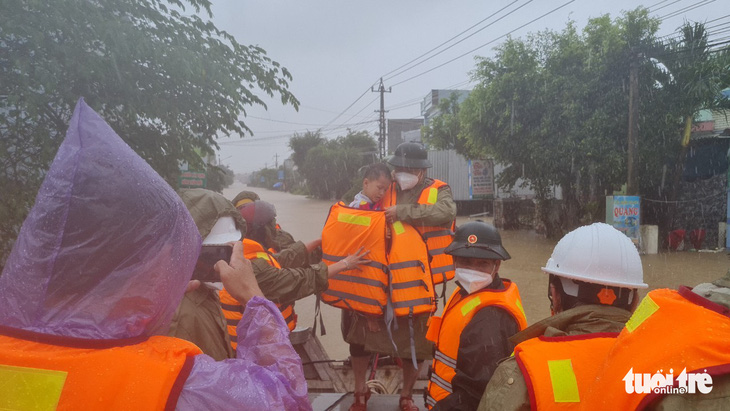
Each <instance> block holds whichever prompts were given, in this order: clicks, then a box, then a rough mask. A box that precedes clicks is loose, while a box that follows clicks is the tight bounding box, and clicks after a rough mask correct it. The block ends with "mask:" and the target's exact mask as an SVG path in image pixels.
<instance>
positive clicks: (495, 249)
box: [444, 221, 512, 260]
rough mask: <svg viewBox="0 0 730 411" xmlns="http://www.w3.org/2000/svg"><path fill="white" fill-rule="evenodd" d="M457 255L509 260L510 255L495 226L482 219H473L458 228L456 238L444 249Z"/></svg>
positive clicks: (447, 252) (450, 253)
mask: <svg viewBox="0 0 730 411" xmlns="http://www.w3.org/2000/svg"><path fill="white" fill-rule="evenodd" d="M444 252H445V253H446V254H449V255H453V256H456V257H466V258H482V259H488V260H509V259H510V258H512V257H510V255H509V253H508V252H507V250H505V249H504V247H502V237H501V236H500V235H499V232H498V231H497V229H496V228H494V226H492V225H490V224H487V223H484V222H482V221H472V222H468V223H465V224H462V225H460V226H459V227H458V228H457V229H456V233H455V235H454V240H453V241H452V242H451V244H449V246H448V247H446V249H445V250H444Z"/></svg>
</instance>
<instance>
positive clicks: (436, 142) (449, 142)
mask: <svg viewBox="0 0 730 411" xmlns="http://www.w3.org/2000/svg"><path fill="white" fill-rule="evenodd" d="M438 109H439V115H437V116H435V117H434V118H433V119H431V120H430V122H429V124H428V125H426V126H423V127H421V132H422V134H423V141H424V142H425V143H426V144H428V145H429V146H430V147H433V148H435V149H437V150H452V149H453V150H456V152H458V153H459V154H466V153H467V152H468V150H467V148H466V147H465V144H466V141H465V140H464V139H460V138H458V136H459V132H460V130H461V127H460V123H459V94H458V93H453V94H452V95H451V96H449V98H446V99H442V100H441V101H439V106H438Z"/></svg>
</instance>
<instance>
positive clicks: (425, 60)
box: [383, 0, 534, 81]
mask: <svg viewBox="0 0 730 411" xmlns="http://www.w3.org/2000/svg"><path fill="white" fill-rule="evenodd" d="M533 1H534V0H528V1H527V2H526V3H524V4H522V5H521V6H519V7H517V8H515V9H514V10H512V11H510V12H509V13H507V14H505V15H504V16H501V17H500V18H498V19H497V20H495V21H493V22H491V23H489V24H487V25H486V26H484V27H482V28H480V29H479V30H477V31H475V32H474V33H471V34H470V35H468V36H466V37H464V38H463V39H461V40H459V41H457V42H455V43H454V44H452V45H450V46H449V47H446V48H444V49H443V50H441V51H439V52H438V53H435V54H433V55H432V56H429V57H428V58H425V59H423V60H422V61H420V62H418V63H416V64H414V65H412V66H410V67H407V68H405V69H403V70H401V71H399V72H397V73H395V74H393V75H391V76H388V75H387V74H386V75H385V76H383V77H384V80H385V81H387V80H390V79H393V78H395V77H398V76H399V75H401V74H403V73H405V72H407V71H409V70H412V69H414V68H415V67H417V66H420V65H421V64H423V63H425V62H427V61H428V60H431V59H432V58H434V57H436V56H438V55H439V54H441V53H443V52H445V51H446V50H449V49H450V48H452V47H454V46H456V45H457V44H460V43H461V42H463V41H464V40H466V39H468V38H471V37H473V36H474V35H476V34H478V33H480V32H481V31H483V30H485V29H487V28H489V27H490V26H492V25H493V24H495V23H497V22H499V21H501V20H502V19H504V18H506V17H507V16H509V15H510V14H512V13H514V12H516V11H518V10H519V9H521V8H523V7H525V6H527V5H528V4H530V3H532V2H533ZM514 3H516V1H513V2H512V3H510V4H508V5H507V6H505V7H503V8H501V9H499V10H498V11H496V12H495V13H493V14H492V15H490V16H489V17H487V18H486V19H484V20H482V21H480V22H479V23H477V24H475V25H474V26H472V27H470V28H469V29H467V30H465V31H464V32H466V31H469V30H471V28H473V27H475V26H477V25H479V24H481V23H482V22H483V21H485V20H488V19H490V18H491V17H492V16H494V15H495V14H497V13H499V12H501V11H502V10H504V9H506V8H507V7H509V6H511V5H512V4H514ZM464 32H461V33H459V34H457V35H456V36H455V37H452V38H451V39H449V40H447V41H446V42H445V43H448V42H449V41H451V40H453V39H454V38H456V37H458V36H460V35H461V34H463V33H464ZM445 43H441V44H440V45H439V46H436V47H435V48H434V49H431V50H429V51H428V52H426V53H425V54H428V53H430V52H431V51H433V50H435V49H438V48H439V47H441V46H442V45H443V44H445ZM425 54H424V55H425ZM424 55H421V56H419V57H417V58H416V59H415V60H418V59H419V58H421V57H423V56H424ZM412 61H414V60H411V62H412ZM408 64H410V62H409V63H406V65H408ZM401 67H403V66H401ZM393 71H395V70H393ZM393 71H391V72H390V73H392V72H393ZM390 73H388V74H390Z"/></svg>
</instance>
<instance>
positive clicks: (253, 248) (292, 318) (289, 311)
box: [219, 238, 297, 351]
mask: <svg viewBox="0 0 730 411" xmlns="http://www.w3.org/2000/svg"><path fill="white" fill-rule="evenodd" d="M243 256H244V257H245V258H246V259H248V260H254V259H256V258H261V259H263V260H266V262H267V263H269V265H271V266H272V267H276V268H281V265H280V264H279V262H278V261H276V259H275V258H274V257H273V256H272V255H271V253H270V252H267V251H266V250H265V249H264V247H262V246H261V244H259V243H258V242H256V241H254V240H250V239H248V238H244V239H243ZM219 298H220V300H221V310H223V316H224V317H226V324H227V328H228V335H229V336H230V337H231V346H232V347H233V350H234V351H235V350H236V347H237V346H238V342H237V341H238V333H237V332H236V327H238V323H239V322H240V321H241V318H243V306H242V305H241V304H240V303H239V302H238V301H237V300H236V299H235V298H233V296H231V294H229V293H228V291H226V289H225V288H224V289H222V290H221V291H220V294H219ZM276 306H277V307H278V308H279V311H281V315H283V316H284V321H286V325H287V327H289V330H290V331H292V330H294V328H296V326H297V315H296V313H295V312H294V303H291V304H287V305H281V304H276Z"/></svg>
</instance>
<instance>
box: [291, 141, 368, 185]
mask: <svg viewBox="0 0 730 411" xmlns="http://www.w3.org/2000/svg"><path fill="white" fill-rule="evenodd" d="M308 138H309V140H308V141H309V142H315V140H316V139H314V138H313V137H312V136H309V137H308ZM292 140H294V139H292ZM316 141H318V144H316V145H314V146H308V147H310V148H309V149H308V150H307V151H306V155H305V157H304V164H303V165H300V166H299V171H300V172H301V173H302V175H303V176H304V178H305V179H306V181H307V187H308V188H309V192H310V193H311V194H312V195H313V196H315V197H317V198H320V199H339V198H342V197H343V196H344V195H345V193H347V192H348V191H349V190H350V189H351V188H352V185H353V184H354V181H356V179H357V177H358V173H359V171H360V168H362V167H363V166H365V165H367V164H370V163H372V162H374V161H376V156H377V151H376V148H377V144H376V142H375V140H374V139H373V138H372V137H371V136H370V135H369V134H368V133H367V132H366V131H357V132H355V131H348V133H347V135H346V136H344V137H338V138H337V139H335V140H329V141H328V140H324V139H321V140H316ZM300 142H301V140H300ZM290 146H291V143H290ZM292 147H293V146H292ZM295 154H296V151H295ZM294 161H295V162H296V161H297V160H296V159H295V160H294Z"/></svg>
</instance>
